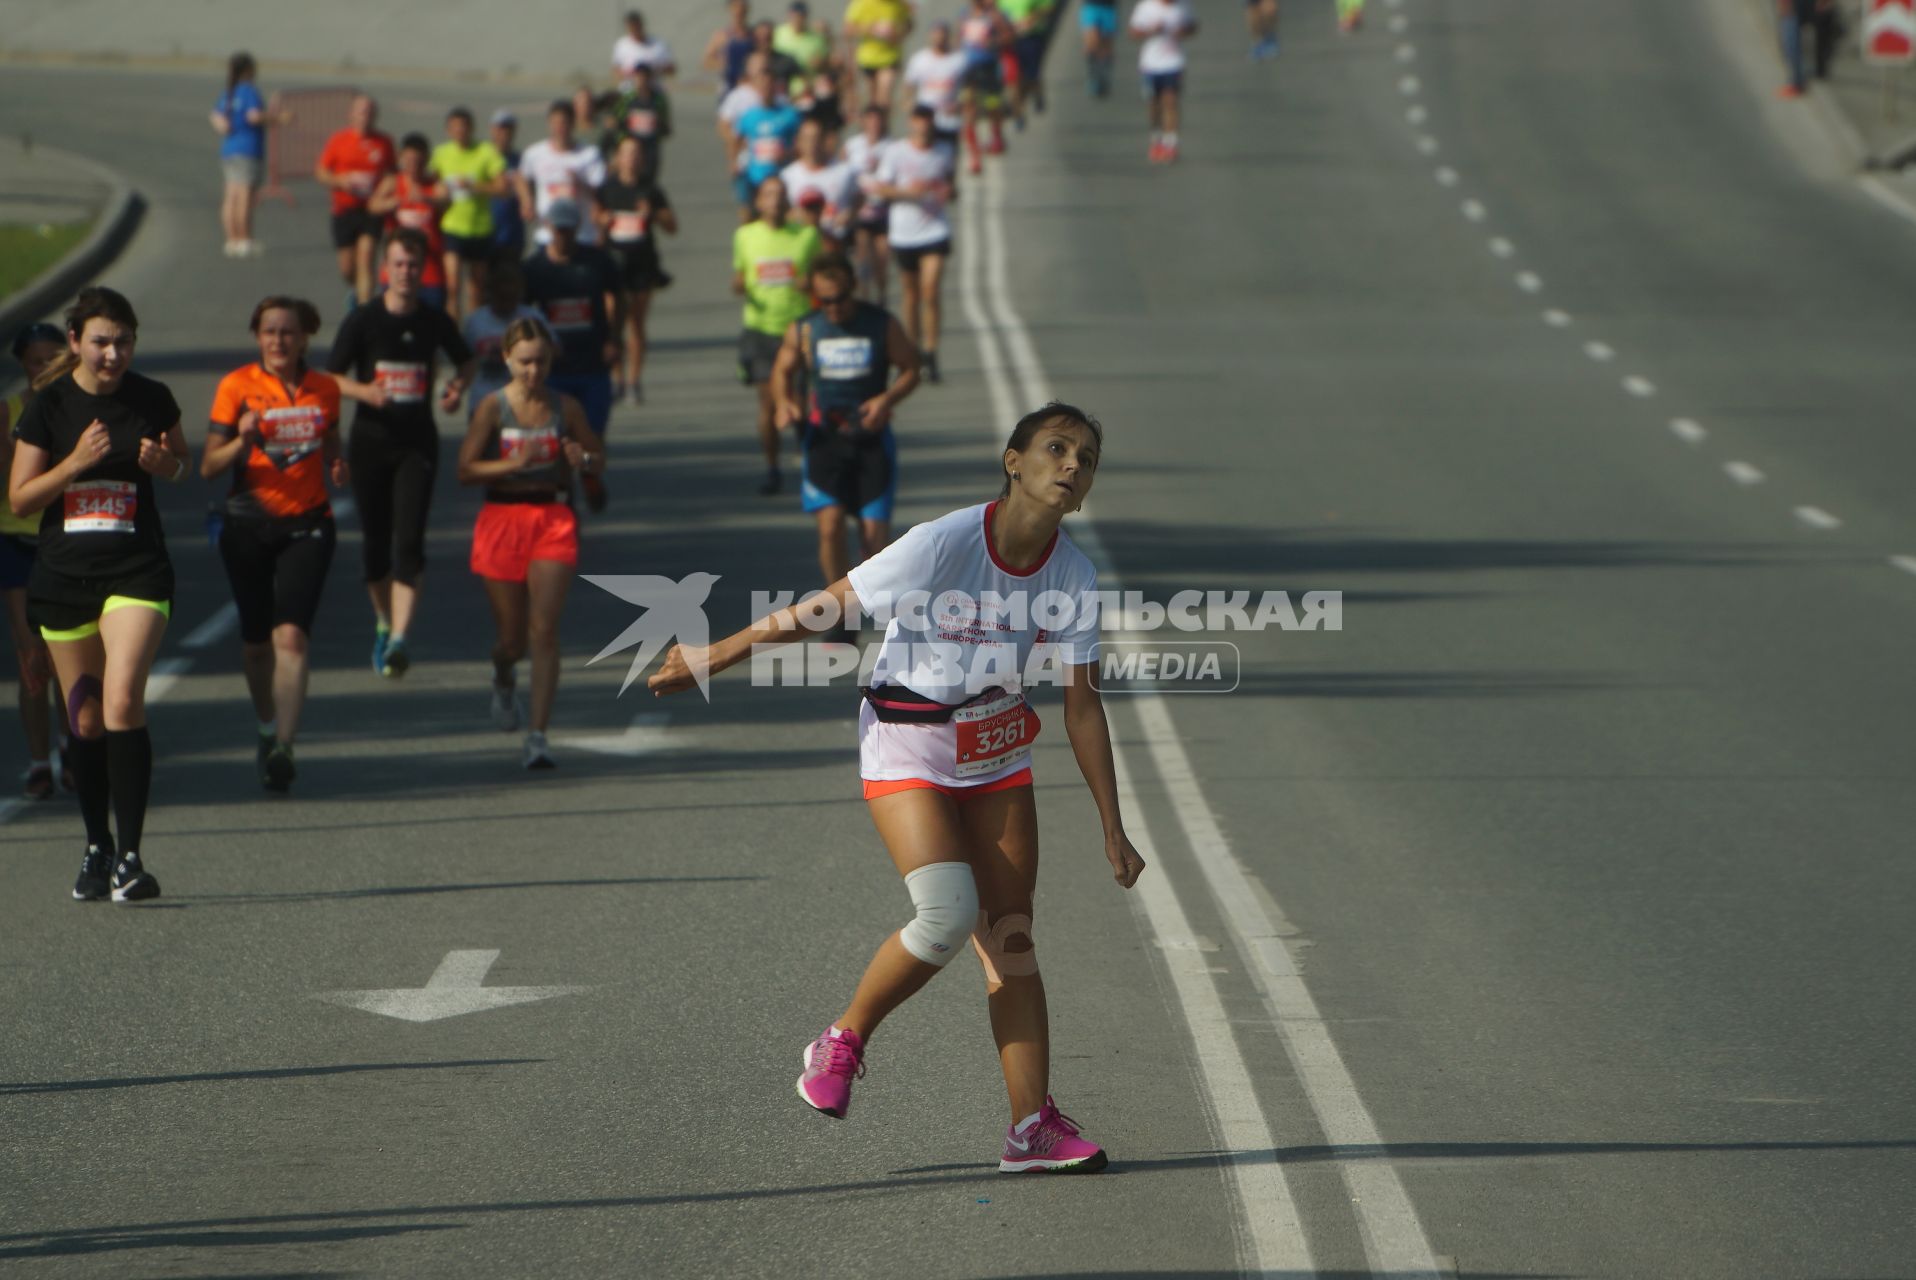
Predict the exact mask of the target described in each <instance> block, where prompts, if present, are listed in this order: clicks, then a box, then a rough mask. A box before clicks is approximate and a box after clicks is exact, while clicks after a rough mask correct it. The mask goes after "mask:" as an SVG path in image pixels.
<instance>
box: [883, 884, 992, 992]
mask: <svg viewBox="0 0 1916 1280" xmlns="http://www.w3.org/2000/svg"><path fill="white" fill-rule="evenodd" d="M905 889H906V891H907V892H908V893H910V894H911V902H912V906H914V907H916V908H917V911H918V913H917V914H916V915H914V916H913V917H912V918H911V922H910V923H909V924H907V925H906V926H905V927H904V928H903V929H901V930H899V932H898V939H899V941H900V942H903V943H904V944H905V950H907V951H909V952H911V953H912V954H913V955H914V956H917V957H918V958H919V959H920V960H923V961H924V962H925V963H926V964H935V965H937V966H938V967H939V968H941V969H942V968H944V967H945V966H946V965H948V964H950V963H951V958H952V957H953V956H955V955H957V954H958V948H960V947H962V946H964V945H965V938H966V936H967V935H969V934H970V932H971V927H972V922H973V921H975V920H976V919H977V918H978V885H977V883H976V882H975V881H974V880H973V879H972V877H971V868H970V866H968V865H967V864H965V863H962V862H934V863H932V864H931V865H930V866H926V867H920V868H918V870H916V871H913V872H911V873H910V874H909V875H907V876H906V877H905Z"/></svg>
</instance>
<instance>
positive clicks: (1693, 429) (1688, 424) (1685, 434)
mask: <svg viewBox="0 0 1916 1280" xmlns="http://www.w3.org/2000/svg"><path fill="white" fill-rule="evenodd" d="M1670 434H1671V435H1673V436H1675V437H1676V438H1677V439H1679V440H1681V441H1683V443H1684V444H1702V443H1703V441H1704V440H1705V439H1706V438H1707V437H1708V436H1709V434H1710V433H1709V432H1708V431H1705V430H1704V429H1703V425H1702V424H1701V423H1699V422H1695V421H1692V420H1691V419H1689V418H1672V419H1670Z"/></svg>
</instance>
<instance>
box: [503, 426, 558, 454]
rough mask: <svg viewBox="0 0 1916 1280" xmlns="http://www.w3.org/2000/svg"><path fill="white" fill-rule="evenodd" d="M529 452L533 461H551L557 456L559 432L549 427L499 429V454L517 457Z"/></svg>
mask: <svg viewBox="0 0 1916 1280" xmlns="http://www.w3.org/2000/svg"><path fill="white" fill-rule="evenodd" d="M525 454H530V455H531V456H532V460H533V461H534V462H552V461H554V460H556V459H557V458H558V456H559V433H558V432H557V431H555V430H554V429H553V428H551V427H531V428H527V427H503V428H501V429H500V431H499V456H500V457H501V458H508V459H512V458H518V457H520V456H522V455H525Z"/></svg>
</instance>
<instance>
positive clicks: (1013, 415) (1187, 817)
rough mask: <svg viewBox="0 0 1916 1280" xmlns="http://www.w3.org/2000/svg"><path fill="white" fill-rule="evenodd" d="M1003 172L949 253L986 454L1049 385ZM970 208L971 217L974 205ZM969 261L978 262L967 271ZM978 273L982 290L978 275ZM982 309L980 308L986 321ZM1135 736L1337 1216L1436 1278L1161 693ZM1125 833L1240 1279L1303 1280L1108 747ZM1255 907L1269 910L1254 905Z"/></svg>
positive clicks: (1412, 1213)
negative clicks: (1222, 1170)
mask: <svg viewBox="0 0 1916 1280" xmlns="http://www.w3.org/2000/svg"><path fill="white" fill-rule="evenodd" d="M1004 181H1005V180H1004V175H1003V167H1002V166H1001V165H998V164H994V165H992V166H991V167H990V168H988V169H987V170H986V175H985V177H984V179H983V181H982V182H981V183H973V184H972V190H971V198H969V199H966V200H964V201H962V202H961V205H962V210H963V217H962V224H963V225H962V231H963V236H964V244H963V245H961V246H960V251H959V263H960V267H959V293H960V302H961V304H962V305H963V307H964V311H965V317H966V319H967V320H968V321H969V322H970V324H971V327H972V330H973V333H974V335H975V337H976V339H977V343H978V351H979V357H980V362H981V364H982V365H983V368H984V372H985V381H986V385H987V389H988V393H989V395H990V398H991V406H992V412H993V415H994V419H995V420H994V423H993V425H992V427H991V432H992V443H993V444H994V445H995V444H997V443H999V442H1000V440H1001V439H1002V435H1001V433H1002V432H1004V431H1005V430H1007V429H1008V424H1009V423H1011V422H1014V421H1016V420H1017V418H1018V417H1019V416H1020V413H1021V411H1022V410H1024V409H1030V408H1035V407H1037V406H1038V405H1040V404H1042V403H1044V402H1045V401H1046V400H1048V399H1050V398H1051V396H1050V387H1051V380H1050V378H1049V377H1048V376H1047V375H1046V373H1045V371H1044V366H1043V364H1042V363H1040V361H1039V359H1038V353H1037V349H1036V347H1035V346H1033V344H1032V341H1031V335H1030V332H1029V331H1028V330H1027V329H1026V328H1025V325H1024V321H1023V320H1022V319H1020V318H1019V316H1018V313H1017V311H1016V310H1015V309H1014V308H1013V307H1012V305H1011V296H1010V288H1009V284H1008V279H1009V275H1010V271H1009V267H1008V265H1007V259H1006V254H1005V234H1004ZM981 205H982V207H980V206H981ZM981 259H982V262H981ZM981 277H982V279H981ZM987 308H989V310H987ZM1071 536H1072V539H1073V540H1074V541H1075V542H1076V543H1077V544H1078V545H1079V547H1081V548H1082V549H1083V550H1084V552H1085V554H1086V555H1088V556H1090V557H1091V559H1092V561H1093V562H1094V563H1095V564H1096V565H1097V566H1098V577H1099V583H1098V585H1099V587H1100V588H1101V589H1103V590H1107V591H1115V590H1122V587H1121V586H1120V584H1119V582H1118V578H1117V573H1116V570H1115V569H1114V567H1113V566H1112V564H1111V558H1110V556H1109V554H1108V553H1107V552H1106V551H1105V548H1104V545H1103V543H1102V541H1101V540H1100V539H1099V537H1098V532H1097V527H1096V525H1095V524H1093V523H1092V520H1091V516H1090V514H1089V513H1088V512H1087V513H1080V515H1079V516H1078V517H1077V518H1076V519H1074V520H1073V521H1072V522H1071ZM1130 705H1132V706H1133V707H1135V708H1136V709H1137V714H1138V718H1139V720H1140V722H1141V724H1142V726H1143V729H1144V740H1145V745H1146V748H1147V749H1148V751H1149V752H1150V755H1151V763H1152V767H1153V769H1154V770H1155V771H1156V773H1157V775H1158V777H1159V778H1160V779H1161V780H1162V782H1163V784H1164V788H1165V791H1166V793H1167V794H1168V796H1169V797H1170V801H1171V807H1172V811H1173V813H1174V814H1175V816H1176V819H1177V822H1178V825H1179V826H1180V827H1181V828H1182V830H1183V833H1184V837H1185V840H1186V842H1187V843H1188V844H1189V846H1190V848H1191V851H1192V862H1193V863H1195V865H1196V866H1197V868H1198V870H1199V871H1200V872H1201V873H1202V875H1203V877H1204V880H1205V883H1206V884H1207V885H1208V886H1209V888H1210V891H1211V894H1212V896H1213V897H1214V898H1215V900H1216V902H1217V904H1218V906H1219V908H1220V909H1221V911H1222V912H1223V915H1224V918H1225V920H1226V922H1227V924H1228V925H1229V928H1230V932H1231V935H1232V938H1231V940H1232V943H1233V945H1234V947H1235V949H1236V951H1237V953H1238V956H1239V957H1240V959H1241V960H1242V962H1243V964H1244V966H1245V970H1246V972H1248V973H1249V974H1250V976H1251V978H1252V980H1253V981H1254V982H1255V983H1256V985H1257V987H1258V990H1259V992H1260V993H1261V994H1262V996H1263V998H1264V1005H1265V1008H1266V1010H1267V1011H1268V1012H1269V1013H1270V1015H1271V1018H1272V1021H1273V1024H1274V1026H1275V1028H1276V1030H1277V1032H1278V1034H1279V1036H1280V1038H1281V1039H1282V1040H1283V1043H1284V1048H1285V1051H1286V1052H1287V1053H1288V1054H1289V1056H1290V1060H1291V1065H1292V1068H1293V1070H1295V1072H1296V1074H1297V1078H1298V1081H1299V1083H1300V1084H1301V1085H1302V1087H1303V1090H1304V1092H1305V1095H1306V1096H1307V1097H1308V1098H1309V1099H1310V1103H1311V1108H1312V1110H1313V1111H1314V1112H1315V1113H1316V1116H1317V1122H1318V1126H1319V1128H1320V1129H1321V1130H1322V1131H1323V1133H1324V1137H1325V1139H1326V1140H1327V1141H1328V1142H1329V1143H1330V1144H1331V1146H1333V1147H1345V1146H1349V1147H1354V1148H1358V1149H1359V1150H1358V1152H1357V1153H1356V1158H1355V1159H1351V1160H1340V1161H1338V1163H1337V1169H1338V1172H1339V1174H1340V1176H1342V1178H1343V1180H1344V1185H1345V1186H1346V1188H1348V1190H1349V1192H1350V1197H1351V1201H1352V1205H1351V1208H1352V1212H1353V1213H1354V1214H1355V1216H1356V1218H1357V1223H1358V1227H1359V1229H1360V1231H1361V1233H1362V1236H1363V1244H1364V1256H1365V1259H1366V1261H1367V1262H1368V1264H1369V1266H1370V1268H1371V1270H1372V1271H1373V1272H1378V1273H1382V1274H1386V1275H1389V1276H1391V1277H1393V1280H1408V1278H1409V1277H1427V1278H1429V1280H1436V1278H1437V1277H1438V1276H1439V1274H1440V1273H1439V1271H1438V1266H1437V1261H1436V1258H1435V1257H1434V1256H1433V1254H1432V1252H1431V1248H1430V1243H1429V1241H1428V1240H1427V1239H1425V1236H1424V1229H1423V1225H1422V1223H1421V1222H1419V1221H1418V1218H1417V1211H1416V1209H1415V1208H1414V1207H1413V1206H1412V1205H1411V1203H1410V1197H1409V1196H1408V1195H1407V1194H1406V1193H1405V1191H1404V1187H1403V1183H1402V1182H1401V1181H1399V1179H1398V1177H1397V1171H1396V1170H1395V1169H1394V1168H1393V1167H1392V1165H1391V1163H1390V1161H1389V1160H1387V1159H1383V1158H1380V1157H1379V1156H1378V1149H1379V1148H1380V1147H1381V1146H1382V1141H1383V1140H1382V1138H1381V1136H1380V1135H1379V1134H1378V1131H1377V1125H1376V1122H1375V1121H1373V1120H1372V1119H1371V1115H1370V1112H1369V1110H1368V1109H1367V1108H1366V1107H1365V1106H1364V1101H1363V1099H1362V1097H1360V1096H1359V1094H1358V1092H1357V1085H1356V1082H1355V1081H1353V1080H1352V1079H1351V1075H1350V1072H1349V1071H1348V1070H1347V1069H1346V1068H1345V1066H1344V1061H1343V1058H1342V1057H1341V1056H1340V1055H1339V1054H1338V1052H1337V1045H1336V1043H1335V1042H1334V1041H1333V1040H1332V1038H1331V1035H1330V1031H1329V1029H1328V1027H1327V1026H1326V1025H1325V1022H1324V1018H1323V1015H1322V1014H1321V1013H1320V1012H1319V1011H1318V1008H1317V1002H1316V1001H1315V1000H1313V999H1312V997H1311V993H1310V990H1309V989H1308V988H1307V987H1306V986H1305V985H1304V979H1303V977H1302V975H1301V974H1300V973H1299V972H1298V969H1297V966H1296V964H1295V962H1294V960H1293V958H1292V956H1291V953H1290V950H1289V948H1288V947H1287V946H1286V945H1285V943H1284V939H1283V936H1282V934H1281V933H1280V931H1279V928H1278V925H1277V920H1278V919H1280V918H1281V912H1280V911H1279V909H1278V907H1277V904H1276V903H1275V902H1274V901H1271V899H1270V898H1269V896H1268V895H1267V894H1266V893H1265V892H1264V891H1263V890H1262V888H1261V887H1260V886H1258V885H1256V884H1255V883H1254V882H1253V881H1252V880H1251V878H1250V877H1249V876H1248V875H1246V874H1245V872H1244V869H1243V868H1242V867H1241V866H1240V865H1239V864H1238V861H1237V859H1236V857H1235V856H1234V855H1233V854H1232V853H1231V850H1230V846H1229V845H1228V843H1227V842H1226V841H1225V839H1224V833H1223V832H1222V831H1221V830H1220V829H1219V827H1218V825H1217V820H1216V819H1215V817H1213V816H1212V812H1211V807H1210V805H1209V804H1208V803H1207V802H1206V800H1205V798H1204V791H1203V787H1202V785H1201V784H1200V783H1199V781H1198V778H1197V774H1196V772H1195V771H1194V770H1193V769H1192V767H1191V761H1190V757H1189V756H1188V755H1186V753H1185V750H1184V746H1183V743H1182V741H1181V740H1180V739H1179V737H1178V733H1177V729H1176V726H1175V725H1174V724H1173V723H1172V720H1171V712H1170V708H1169V706H1168V705H1167V703H1166V701H1165V699H1164V698H1163V696H1162V695H1159V694H1154V693H1145V694H1140V695H1138V696H1136V697H1135V698H1133V699H1131V702H1130ZM1111 749H1112V755H1113V757H1114V758H1115V760H1116V764H1117V774H1118V787H1119V792H1120V795H1121V798H1122V800H1123V803H1124V807H1125V812H1126V823H1127V829H1128V830H1129V831H1130V833H1131V837H1132V839H1133V841H1134V842H1135V843H1136V844H1137V845H1138V849H1139V852H1141V853H1142V854H1143V855H1144V857H1145V859H1146V861H1147V862H1149V863H1150V864H1151V869H1150V870H1149V871H1147V872H1146V873H1145V876H1144V878H1143V879H1142V880H1140V881H1139V882H1138V887H1137V889H1136V890H1135V894H1136V898H1137V902H1138V906H1139V908H1140V910H1141V913H1142V915H1143V916H1144V919H1145V922H1146V923H1147V924H1148V925H1149V927H1150V930H1151V932H1152V933H1153V934H1154V935H1155V936H1156V938H1157V941H1158V943H1159V945H1160V946H1161V947H1162V948H1163V949H1164V953H1165V962H1166V966H1167V968H1168V969H1169V970H1170V975H1171V981H1172V984H1173V986H1174V988H1175V989H1176V991H1177V995H1178V1002H1179V1007H1180V1012H1181V1013H1182V1014H1183V1016H1184V1020H1185V1024H1186V1026H1187V1028H1188V1029H1189V1031H1190V1034H1191V1042H1192V1049H1193V1054H1194V1056H1195V1058H1196V1061H1197V1068H1198V1073H1199V1076H1200V1079H1201V1080H1202V1082H1203V1085H1204V1090H1205V1094H1206V1100H1207V1102H1208V1105H1209V1108H1210V1111H1211V1115H1212V1119H1213V1121H1214V1123H1215V1126H1216V1131H1217V1136H1218V1138H1219V1140H1220V1141H1221V1143H1222V1144H1223V1145H1224V1146H1225V1147H1226V1148H1227V1149H1228V1154H1227V1156H1226V1157H1225V1164H1226V1167H1227V1169H1228V1170H1229V1174H1230V1179H1231V1182H1232V1185H1233V1189H1234V1191H1235V1192H1236V1198H1237V1202H1238V1211H1239V1215H1240V1217H1241V1219H1242V1221H1243V1232H1242V1235H1241V1237H1240V1241H1241V1246H1242V1252H1243V1254H1244V1257H1243V1261H1244V1263H1245V1266H1246V1270H1247V1271H1249V1272H1250V1273H1251V1274H1254V1275H1261V1276H1278V1275H1282V1276H1285V1277H1290V1278H1295V1277H1301V1276H1309V1275H1315V1274H1316V1273H1317V1272H1316V1267H1315V1265H1314V1264H1313V1262H1312V1260H1311V1251H1310V1244H1309V1241H1308V1240H1307V1239H1306V1238H1305V1234H1304V1230H1303V1224H1302V1220H1301V1219H1300V1218H1299V1216H1298V1212H1297V1204H1296V1201H1295V1200H1294V1199H1293V1198H1292V1196H1291V1193H1290V1188H1289V1185H1288V1183H1287V1182H1286V1180H1285V1177H1284V1171H1283V1168H1282V1166H1281V1165H1279V1164H1278V1163H1277V1143H1276V1139H1275V1138H1274V1136H1273V1134H1272V1130H1271V1125H1270V1120H1269V1118H1268V1117H1267V1116H1266V1115H1265V1113H1264V1109H1263V1107H1262V1105H1261V1104H1260V1103H1259V1101H1258V1098H1257V1093H1256V1089H1255V1087H1254V1086H1253V1084H1252V1080H1251V1071H1250V1067H1249V1065H1248V1064H1247V1063H1246V1061H1245V1059H1244V1055H1243V1052H1242V1051H1241V1050H1240V1049H1239V1047H1238V1044H1237V1039H1236V1037H1235V1036H1234V1035H1233V1034H1232V1031H1231V1024H1230V1021H1229V1019H1228V1018H1227V1016H1226V1014H1225V1010H1224V1005H1223V1000H1222V997H1221V996H1220V994H1219V992H1218V989H1217V986H1216V983H1215V982H1214V981H1213V980H1212V979H1211V977H1210V975H1209V974H1208V973H1206V972H1205V966H1204V962H1203V958H1202V952H1201V951H1200V950H1199V944H1198V939H1197V937H1196V935H1195V934H1194V933H1193V932H1192V929H1191V924H1190V920H1189V918H1188V917H1187V916H1186V915H1185V912H1184V907H1183V904H1182V901H1181V900H1180V898H1179V891H1178V885H1179V884H1181V883H1182V882H1183V878H1184V877H1185V875H1186V874H1187V869H1186V868H1180V869H1179V870H1178V871H1177V872H1175V873H1174V872H1173V871H1172V869H1171V868H1172V864H1171V863H1170V862H1168V861H1167V860H1165V859H1163V858H1162V857H1160V856H1159V855H1158V853H1157V850H1156V849H1155V847H1154V846H1153V844H1152V842H1151V836H1150V829H1149V827H1148V825H1147V824H1146V822H1145V820H1144V810H1143V805H1142V804H1141V803H1140V802H1139V800H1138V797H1137V792H1136V790H1135V788H1134V786H1133V782H1132V779H1133V778H1134V777H1135V776H1136V775H1135V773H1134V771H1133V769H1132V767H1131V764H1130V761H1129V759H1128V758H1127V756H1126V753H1125V750H1124V748H1123V746H1122V745H1121V744H1120V743H1118V742H1117V741H1115V740H1114V741H1113V742H1112V744H1111ZM1267 903H1268V906H1267V905H1266V904H1267Z"/></svg>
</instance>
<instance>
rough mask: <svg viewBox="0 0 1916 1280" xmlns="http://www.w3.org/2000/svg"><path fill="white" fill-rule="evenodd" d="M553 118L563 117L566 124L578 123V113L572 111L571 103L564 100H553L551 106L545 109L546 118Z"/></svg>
mask: <svg viewBox="0 0 1916 1280" xmlns="http://www.w3.org/2000/svg"><path fill="white" fill-rule="evenodd" d="M553 116H564V117H565V119H566V123H567V124H577V123H579V114H578V112H576V111H574V110H573V109H572V103H571V101H570V100H569V99H566V98H554V99H553V100H552V105H551V106H549V107H547V108H546V118H547V119H551V118H552V117H553Z"/></svg>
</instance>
